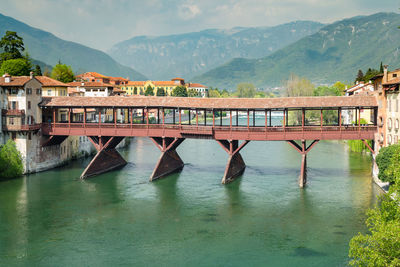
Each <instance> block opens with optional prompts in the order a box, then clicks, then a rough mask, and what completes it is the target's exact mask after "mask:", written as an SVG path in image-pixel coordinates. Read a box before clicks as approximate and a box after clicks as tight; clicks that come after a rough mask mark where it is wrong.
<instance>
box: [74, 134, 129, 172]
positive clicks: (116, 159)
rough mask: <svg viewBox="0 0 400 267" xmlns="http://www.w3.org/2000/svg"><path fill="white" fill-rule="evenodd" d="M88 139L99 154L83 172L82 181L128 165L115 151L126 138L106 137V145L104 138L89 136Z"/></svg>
mask: <svg viewBox="0 0 400 267" xmlns="http://www.w3.org/2000/svg"><path fill="white" fill-rule="evenodd" d="M88 138H89V140H90V141H91V142H92V143H93V144H94V146H95V148H96V150H97V151H98V152H97V154H96V155H95V156H94V158H93V159H92V161H91V162H90V163H89V165H88V166H87V167H86V169H85V170H84V171H83V173H82V175H81V179H86V178H88V177H91V176H95V175H98V174H101V173H105V172H108V171H111V170H114V169H117V168H120V167H123V166H125V165H126V163H127V162H126V161H125V160H124V159H123V158H122V156H121V155H120V154H119V153H118V152H117V150H116V149H115V147H116V146H117V145H118V144H119V143H120V142H121V141H122V140H123V139H124V137H106V138H105V140H107V142H105V144H104V145H103V138H102V137H93V136H88Z"/></svg>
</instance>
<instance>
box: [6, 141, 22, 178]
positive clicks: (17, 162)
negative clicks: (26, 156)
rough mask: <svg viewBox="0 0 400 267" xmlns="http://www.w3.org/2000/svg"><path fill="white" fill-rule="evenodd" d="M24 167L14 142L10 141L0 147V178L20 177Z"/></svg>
mask: <svg viewBox="0 0 400 267" xmlns="http://www.w3.org/2000/svg"><path fill="white" fill-rule="evenodd" d="M23 171H24V167H23V165H22V158H21V154H20V153H19V151H18V150H17V147H16V145H15V142H14V141H13V140H11V139H9V140H8V141H7V143H6V144H5V145H3V146H2V147H0V178H5V179H8V178H14V177H18V176H20V175H22V173H23Z"/></svg>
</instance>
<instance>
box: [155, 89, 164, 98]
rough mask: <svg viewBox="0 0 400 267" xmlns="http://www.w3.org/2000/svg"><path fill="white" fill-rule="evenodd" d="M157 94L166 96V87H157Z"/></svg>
mask: <svg viewBox="0 0 400 267" xmlns="http://www.w3.org/2000/svg"><path fill="white" fill-rule="evenodd" d="M156 95H157V96H165V90H164V88H163V87H159V88H158V89H157V94H156Z"/></svg>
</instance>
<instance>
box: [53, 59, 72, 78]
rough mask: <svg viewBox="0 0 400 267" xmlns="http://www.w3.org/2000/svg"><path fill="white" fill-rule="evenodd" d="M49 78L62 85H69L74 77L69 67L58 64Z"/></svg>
mask: <svg viewBox="0 0 400 267" xmlns="http://www.w3.org/2000/svg"><path fill="white" fill-rule="evenodd" d="M51 78H53V79H56V80H58V81H60V82H63V83H69V82H72V81H74V79H75V75H74V73H73V72H72V69H71V66H67V65H65V64H61V62H59V63H58V64H57V65H55V66H54V68H53V70H52V71H51Z"/></svg>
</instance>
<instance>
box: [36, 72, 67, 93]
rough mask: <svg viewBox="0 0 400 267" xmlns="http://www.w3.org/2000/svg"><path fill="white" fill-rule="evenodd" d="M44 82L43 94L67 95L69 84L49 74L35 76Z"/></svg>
mask: <svg viewBox="0 0 400 267" xmlns="http://www.w3.org/2000/svg"><path fill="white" fill-rule="evenodd" d="M35 78H36V79H37V80H39V82H40V83H41V84H42V96H67V93H68V85H67V84H65V83H63V82H60V81H57V80H54V79H52V78H50V77H47V76H35Z"/></svg>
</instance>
